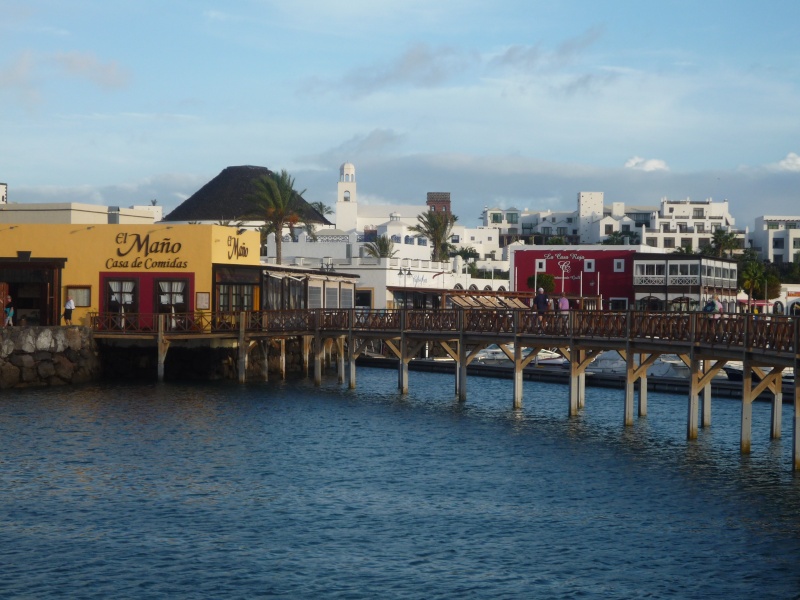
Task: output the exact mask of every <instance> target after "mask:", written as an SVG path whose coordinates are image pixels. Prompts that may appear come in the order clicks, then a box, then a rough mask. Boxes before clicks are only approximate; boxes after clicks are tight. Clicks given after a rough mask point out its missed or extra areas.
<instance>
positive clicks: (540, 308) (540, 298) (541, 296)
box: [533, 288, 550, 313]
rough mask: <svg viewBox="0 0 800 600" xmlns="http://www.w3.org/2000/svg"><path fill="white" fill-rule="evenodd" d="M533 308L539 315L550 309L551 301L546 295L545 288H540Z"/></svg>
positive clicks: (534, 299)
mask: <svg viewBox="0 0 800 600" xmlns="http://www.w3.org/2000/svg"><path fill="white" fill-rule="evenodd" d="M533 307H534V308H535V309H536V312H537V313H543V312H545V311H546V310H547V309H548V308H549V307H550V299H549V298H548V297H547V294H545V293H544V288H539V292H538V293H537V294H536V296H535V297H534V298H533Z"/></svg>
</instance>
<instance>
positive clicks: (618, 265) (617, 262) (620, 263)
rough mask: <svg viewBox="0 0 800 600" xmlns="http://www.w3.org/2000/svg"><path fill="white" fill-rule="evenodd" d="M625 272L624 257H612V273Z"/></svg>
mask: <svg viewBox="0 0 800 600" xmlns="http://www.w3.org/2000/svg"><path fill="white" fill-rule="evenodd" d="M624 272H625V259H623V258H615V259H614V273H624Z"/></svg>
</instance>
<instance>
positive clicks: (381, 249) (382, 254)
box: [364, 235, 398, 258]
mask: <svg viewBox="0 0 800 600" xmlns="http://www.w3.org/2000/svg"><path fill="white" fill-rule="evenodd" d="M364 252H366V253H367V255H368V256H371V257H372V258H392V257H393V256H394V255H395V254H397V252H398V251H397V250H395V249H394V242H393V241H392V238H390V237H389V236H388V235H382V236H380V237H378V238H377V239H376V240H375V241H374V242H367V243H366V244H364Z"/></svg>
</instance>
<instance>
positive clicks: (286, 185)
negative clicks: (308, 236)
mask: <svg viewBox="0 0 800 600" xmlns="http://www.w3.org/2000/svg"><path fill="white" fill-rule="evenodd" d="M253 185H254V187H255V190H256V191H255V193H253V194H252V195H251V196H250V198H249V200H250V201H251V202H252V203H253V213H252V215H251V216H252V218H256V219H259V220H263V221H264V227H263V228H262V237H263V230H264V229H266V230H267V234H269V233H274V234H275V260H276V262H277V263H278V264H281V261H282V260H283V252H282V242H283V228H284V227H289V230H290V231H293V230H294V227H296V226H297V224H298V223H299V222H300V221H301V217H300V208H301V205H300V203H301V198H300V197H301V196H302V195H303V194H304V193H305V190H303V191H302V192H297V191H295V189H294V177H292V176H291V175H289V172H288V171H286V169H282V170H281V172H280V173H272V174H270V175H264V176H262V177H259V178H257V179H255V180H253ZM292 235H294V234H292Z"/></svg>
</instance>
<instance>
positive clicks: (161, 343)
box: [158, 315, 169, 381]
mask: <svg viewBox="0 0 800 600" xmlns="http://www.w3.org/2000/svg"><path fill="white" fill-rule="evenodd" d="M168 350H169V340H167V339H165V338H164V315H158V380H159V381H164V365H165V363H166V362H167V351H168Z"/></svg>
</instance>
